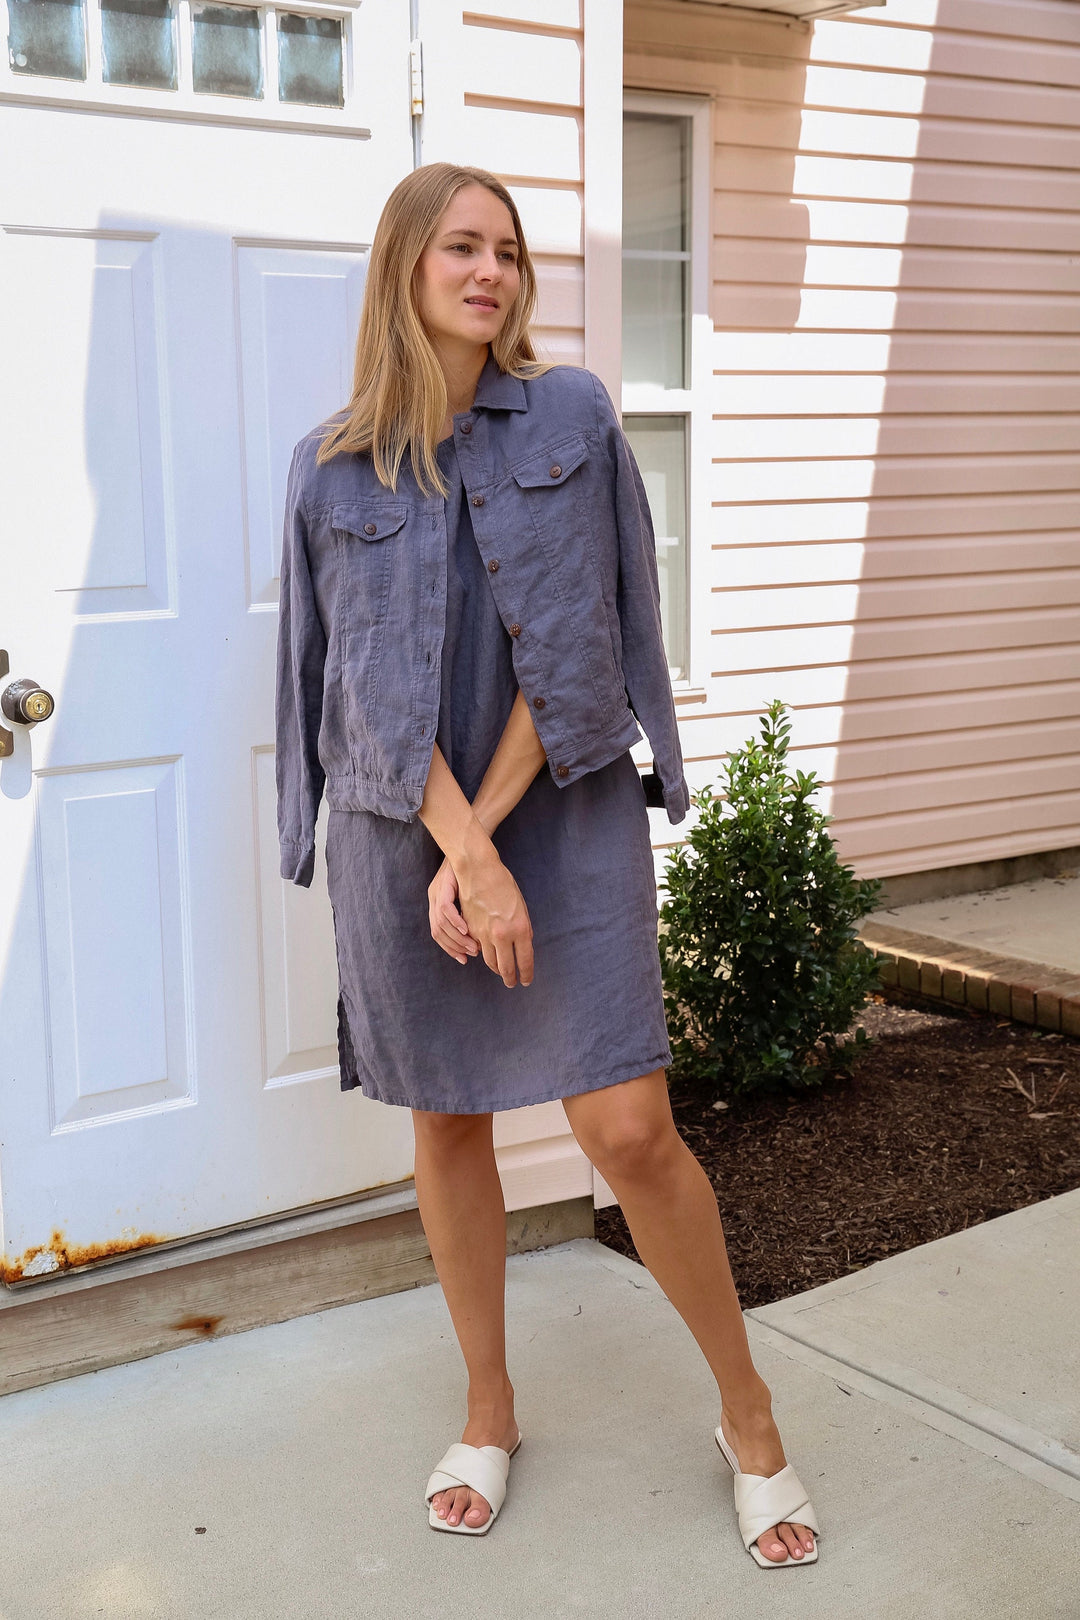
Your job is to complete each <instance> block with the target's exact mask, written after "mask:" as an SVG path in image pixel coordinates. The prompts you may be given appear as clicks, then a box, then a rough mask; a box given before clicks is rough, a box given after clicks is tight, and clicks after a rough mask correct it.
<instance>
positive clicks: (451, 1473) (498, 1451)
mask: <svg viewBox="0 0 1080 1620" xmlns="http://www.w3.org/2000/svg"><path fill="white" fill-rule="evenodd" d="M520 1444H521V1434H520V1432H519V1434H518V1437H517V1440H516V1441H515V1443H514V1445H513V1446H512V1447H511V1448H510V1450H509V1451H504V1450H503V1449H502V1447H501V1446H469V1445H466V1444H465V1441H464V1440H456V1441H455V1442H454V1444H453V1445H452V1446H450V1447H449V1448H448V1450H447V1452H446V1455H445V1456H444V1457H443V1458H442V1459H441V1461H440V1462H439V1465H438V1467H437V1468H436V1469H435V1471H434V1473H433V1474H432V1476H431V1478H430V1479H429V1480H428V1482H427V1491H426V1493H425V1496H424V1500H425V1502H426V1503H427V1505H428V1524H430V1525H431V1527H432V1529H433V1530H452V1531H454V1532H455V1533H456V1534H457V1535H459V1536H486V1535H487V1533H488V1531H489V1530H490V1529H491V1527H492V1525H493V1524H494V1523H495V1520H496V1519H497V1518H498V1516H499V1509H500V1508H501V1507H502V1505H503V1503H504V1502H505V1500H506V1476H507V1475H508V1474H509V1472H510V1458H511V1457H512V1456H513V1455H514V1452H515V1451H516V1450H517V1448H518V1446H520ZM456 1485H467V1486H468V1487H469V1489H470V1490H471V1491H476V1493H477V1494H478V1495H479V1496H482V1497H483V1498H484V1500H485V1501H486V1502H487V1503H488V1505H489V1506H490V1508H491V1512H490V1513H489V1514H488V1516H487V1518H486V1519H485V1520H484V1522H483V1524H466V1523H465V1517H464V1514H463V1515H462V1517H461V1519H460V1520H459V1521H458V1523H457V1524H447V1522H446V1520H445V1519H440V1518H439V1515H438V1514H437V1513H436V1511H435V1504H434V1503H433V1502H432V1500H431V1498H432V1497H433V1496H435V1495H437V1494H438V1492H439V1491H449V1490H453V1489H454V1487H455V1486H456Z"/></svg>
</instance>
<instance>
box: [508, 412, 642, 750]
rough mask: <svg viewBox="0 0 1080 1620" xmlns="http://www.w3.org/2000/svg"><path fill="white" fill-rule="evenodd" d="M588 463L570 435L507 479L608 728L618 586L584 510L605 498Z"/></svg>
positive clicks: (615, 680) (583, 444)
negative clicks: (524, 514)
mask: <svg viewBox="0 0 1080 1620" xmlns="http://www.w3.org/2000/svg"><path fill="white" fill-rule="evenodd" d="M590 462H591V458H590V453H589V444H588V441H587V439H586V438H585V436H584V435H583V434H581V433H572V434H567V436H566V437H565V438H564V439H561V440H559V441H557V442H556V443H555V444H554V445H552V446H551V447H550V448H549V449H547V450H543V451H540V452H539V453H538V454H537V455H534V456H530V457H529V458H528V460H527V461H520V462H518V463H517V465H516V466H514V467H512V468H511V469H510V475H511V477H512V478H513V480H514V483H515V484H516V485H517V487H518V489H519V490H520V492H521V498H522V500H523V501H524V502H525V507H526V510H527V511H528V514H529V517H530V518H531V519H532V524H533V528H534V530H535V532H536V536H537V539H538V541H539V543H540V547H541V549H542V551H543V554H544V556H545V558H546V559H547V565H548V567H549V569H550V570H551V573H552V576H553V578H554V580H555V582H556V586H557V589H558V594H559V598H560V600H561V602H562V603H563V605H564V608H565V611H566V614H567V619H568V622H569V625H570V627H571V630H572V633H573V634H574V637H575V640H576V643H577V650H578V652H579V655H580V657H581V659H582V661H583V663H584V665H585V668H586V669H587V670H588V673H589V677H590V680H591V682H592V686H593V691H594V693H595V696H596V702H597V706H598V714H599V717H600V720H601V721H602V722H605V723H606V721H607V720H608V719H609V718H610V716H611V714H612V713H614V712H615V711H616V710H617V709H618V707H619V705H620V704H621V702H622V701H623V683H622V679H621V676H620V674H619V669H618V664H617V661H616V655H615V647H614V643H613V640H612V632H611V619H612V617H613V616H614V613H615V607H614V603H615V593H616V587H617V581H616V578H615V577H614V574H613V573H612V571H611V569H610V568H605V567H604V566H603V564H602V562H601V558H600V555H599V553H598V549H597V541H596V535H595V533H594V528H593V524H594V521H595V512H594V511H591V510H590V509H591V507H592V505H593V503H595V502H596V501H598V500H600V501H602V500H603V499H604V498H605V492H604V491H603V490H597V488H596V483H595V480H596V477H597V473H598V468H597V467H596V465H595V464H592V465H591V464H590ZM511 487H512V486H511ZM607 499H609V500H610V499H611V495H610V493H608V494H607ZM608 575H610V576H611V577H607V576H608Z"/></svg>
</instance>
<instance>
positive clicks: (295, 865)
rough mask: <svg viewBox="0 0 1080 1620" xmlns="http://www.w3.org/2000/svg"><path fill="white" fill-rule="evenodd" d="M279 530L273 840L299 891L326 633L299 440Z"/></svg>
mask: <svg viewBox="0 0 1080 1620" xmlns="http://www.w3.org/2000/svg"><path fill="white" fill-rule="evenodd" d="M283 530H284V532H283V537H282V549H281V596H280V611H279V617H278V639H277V680H276V696H275V707H276V731H277V752H276V756H275V771H276V777H277V821H278V839H279V842H280V845H281V876H282V877H283V878H288V879H289V881H290V882H292V883H298V884H300V885H301V887H303V888H305V889H306V888H308V887H309V885H310V883H311V879H312V874H313V872H314V870H315V822H316V819H317V817H318V814H319V800H320V799H321V797H322V791H323V784H324V781H325V773H324V771H323V768H322V765H321V764H320V762H319V726H320V723H321V719H322V703H323V669H324V666H325V663H326V633H325V630H324V628H323V624H322V621H321V619H320V617H319V612H318V608H317V606H316V602H315V593H314V590H313V588H312V583H311V568H310V562H309V558H308V525H307V515H306V512H305V509H304V487H303V476H302V473H301V467H300V445H297V446H296V448H295V450H294V451H293V457H292V463H291V465H290V467H289V478H288V483H287V486H286V492H285V521H284V525H283Z"/></svg>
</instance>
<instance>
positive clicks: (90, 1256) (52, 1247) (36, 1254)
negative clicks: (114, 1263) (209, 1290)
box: [0, 1230, 172, 1283]
mask: <svg viewBox="0 0 1080 1620" xmlns="http://www.w3.org/2000/svg"><path fill="white" fill-rule="evenodd" d="M171 1241H172V1239H171V1237H170V1236H167V1235H166V1234H164V1233H161V1232H140V1233H139V1234H138V1236H136V1237H132V1238H113V1239H112V1240H111V1241H110V1242H108V1243H69V1242H68V1241H67V1239H66V1238H65V1237H64V1234H63V1233H62V1232H61V1231H59V1230H56V1231H54V1232H53V1234H52V1237H51V1238H50V1239H49V1241H48V1243H41V1244H36V1245H35V1246H34V1247H33V1248H30V1249H24V1250H23V1253H22V1255H21V1256H20V1257H19V1258H18V1259H17V1260H13V1259H11V1258H9V1256H7V1255H4V1256H3V1258H2V1259H0V1282H5V1283H16V1282H25V1281H26V1280H27V1279H28V1278H31V1277H55V1276H58V1275H59V1274H60V1273H62V1272H65V1271H77V1270H79V1269H80V1268H81V1267H83V1266H92V1265H94V1264H95V1262H97V1261H99V1260H114V1259H116V1257H117V1256H118V1255H121V1254H132V1253H134V1252H135V1250H137V1249H149V1248H153V1247H154V1245H155V1244H158V1243H169V1242H171Z"/></svg>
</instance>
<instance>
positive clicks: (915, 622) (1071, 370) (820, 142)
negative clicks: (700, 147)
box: [625, 0, 1080, 874]
mask: <svg viewBox="0 0 1080 1620" xmlns="http://www.w3.org/2000/svg"><path fill="white" fill-rule="evenodd" d="M680 13H689V16H683V17H680ZM625 66H626V78H627V82H628V84H630V85H632V86H633V87H635V88H642V89H666V90H671V91H679V90H683V91H696V92H698V93H704V94H708V95H709V96H710V97H711V98H712V101H713V108H714V118H713V134H714V170H713V180H714V185H713V216H712V228H713V236H714V250H713V264H712V274H713V307H712V315H713V322H714V328H715V337H714V340H713V353H712V363H713V372H714V390H713V412H714V419H715V428H714V463H713V474H712V490H711V496H712V502H713V513H714V526H713V533H712V535H711V536H710V542H711V548H712V549H711V556H710V554H709V553H708V552H707V551H706V550H703V549H702V548H701V547H700V546H698V547H697V548H696V551H695V567H696V570H697V572H696V578H695V581H694V584H695V587H696V588H697V589H699V590H700V589H705V590H708V591H710V593H711V597H712V601H713V612H712V625H713V635H712V641H713V643H714V646H715V654H714V658H713V663H712V671H711V674H710V677H709V683H708V690H707V693H706V696H705V701H701V702H699V703H698V704H696V705H691V704H689V703H684V704H682V705H681V706H680V716H681V724H682V734H683V741H684V751H685V753H686V758H687V768H688V774H689V776H690V778H691V781H692V784H700V783H704V782H706V781H715V780H716V779H718V778H719V776H720V774H721V770H722V765H723V758H724V755H725V753H726V752H727V751H729V750H730V749H731V748H732V747H735V746H737V745H738V744H739V743H740V742H741V741H742V740H743V739H744V738H745V737H746V736H748V735H749V734H750V733H751V732H752V731H753V730H754V728H755V717H756V715H757V714H758V713H759V712H760V710H761V709H762V708H763V707H764V705H765V704H766V703H767V702H768V701H769V700H770V699H771V698H772V697H774V696H775V697H781V698H783V699H784V700H785V701H787V702H788V703H789V704H790V705H791V706H792V708H793V710H794V714H795V726H794V731H793V758H794V761H795V763H797V764H798V765H799V766H800V767H801V768H803V769H814V770H816V771H817V772H818V773H819V775H820V776H821V777H822V779H823V781H824V782H825V783H826V784H827V791H826V793H825V795H824V796H823V803H824V804H825V806H826V807H827V808H828V809H829V810H830V811H831V813H832V814H833V816H834V822H833V831H834V834H835V835H836V837H837V839H838V842H839V844H840V847H841V851H842V853H843V854H844V856H845V858H847V859H850V860H853V861H854V863H855V865H856V867H857V869H858V870H860V871H862V872H864V873H866V874H873V873H877V874H888V873H899V872H905V871H918V870H926V869H929V868H932V867H935V866H940V865H951V864H956V863H959V862H964V861H974V860H984V859H988V858H991V857H994V856H1000V855H1007V854H1018V853H1022V852H1026V851H1031V850H1036V849H1040V848H1048V847H1054V846H1055V845H1063V844H1068V843H1075V842H1077V841H1078V840H1080V656H1078V652H1077V646H1078V639H1080V489H1078V485H1080V476H1078V468H1080V459H1078V450H1080V282H1078V280H1077V276H1076V254H1077V250H1078V249H1080V184H1078V181H1077V171H1078V170H1080V97H1078V96H1077V94H1076V91H1077V88H1078V87H1080V6H1078V5H1075V4H1073V3H1072V0H889V5H888V7H887V9H886V10H885V11H884V12H868V13H865V14H860V15H857V16H856V15H851V16H848V17H845V18H843V19H839V20H833V21H822V22H819V23H818V24H816V25H815V28H814V29H813V31H812V33H811V32H800V31H799V30H795V29H780V28H777V27H776V26H774V25H769V24H767V23H765V22H762V23H758V24H754V23H750V22H748V21H747V20H746V19H744V18H743V19H738V20H736V19H735V18H731V19H729V20H725V18H724V17H723V15H722V14H720V13H713V15H712V16H711V17H708V16H706V15H705V8H691V7H685V6H681V5H674V4H671V3H670V0H630V4H629V5H628V7H627V26H626V63H625ZM673 840H674V835H673Z"/></svg>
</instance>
